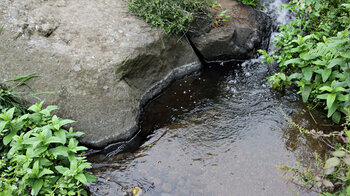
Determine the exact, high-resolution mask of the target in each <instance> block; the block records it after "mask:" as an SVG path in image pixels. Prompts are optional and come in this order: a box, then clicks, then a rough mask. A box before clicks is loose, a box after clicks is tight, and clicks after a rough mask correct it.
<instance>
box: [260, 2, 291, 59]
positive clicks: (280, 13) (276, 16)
mask: <svg viewBox="0 0 350 196" xmlns="http://www.w3.org/2000/svg"><path fill="white" fill-rule="evenodd" d="M286 3H288V0H262V2H261V5H262V6H263V7H264V10H263V12H265V13H266V14H267V15H269V16H270V17H271V19H272V22H273V26H274V28H273V32H272V33H271V37H270V46H269V49H268V51H269V52H270V51H273V50H274V49H275V48H274V46H273V43H274V41H275V40H276V38H275V36H276V35H278V34H279V33H278V32H277V29H278V25H280V24H288V23H289V22H290V21H291V20H292V19H293V15H292V13H291V12H289V11H288V10H287V9H282V8H281V6H282V5H283V4H286Z"/></svg>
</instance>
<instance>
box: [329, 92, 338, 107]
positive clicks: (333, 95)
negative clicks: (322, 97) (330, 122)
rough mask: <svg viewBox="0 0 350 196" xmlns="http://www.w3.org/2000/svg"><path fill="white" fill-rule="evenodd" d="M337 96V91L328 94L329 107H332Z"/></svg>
mask: <svg viewBox="0 0 350 196" xmlns="http://www.w3.org/2000/svg"><path fill="white" fill-rule="evenodd" d="M336 97H337V95H336V94H335V93H332V94H328V96H327V107H328V108H331V107H332V105H333V103H334V101H335V99H336Z"/></svg>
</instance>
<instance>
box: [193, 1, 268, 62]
mask: <svg viewBox="0 0 350 196" xmlns="http://www.w3.org/2000/svg"><path fill="white" fill-rule="evenodd" d="M220 4H221V6H222V7H221V8H211V9H210V10H209V11H210V12H211V15H212V16H213V18H209V17H206V16H202V17H199V18H198V19H197V20H196V21H195V22H194V25H193V29H192V30H191V32H190V36H191V40H192V42H193V43H194V45H195V46H196V48H197V49H198V50H199V51H200V53H201V54H202V55H203V56H204V58H205V59H206V60H209V61H210V60H219V59H221V60H230V59H240V60H243V59H249V58H252V57H253V56H254V55H255V54H256V51H257V49H266V48H267V46H268V42H269V37H270V34H271V25H272V23H271V19H270V18H269V17H268V16H267V15H266V14H264V13H263V12H260V11H257V10H255V9H253V8H252V7H250V6H246V5H243V4H241V3H238V2H236V1H232V0H222V1H220ZM224 10H227V12H226V13H225V16H230V17H229V18H225V19H227V20H228V21H227V22H222V23H221V24H222V26H219V27H215V25H214V21H215V19H214V18H215V16H218V15H219V14H220V12H222V11H224ZM224 25H225V26H224ZM210 26H211V28H208V27H210Z"/></svg>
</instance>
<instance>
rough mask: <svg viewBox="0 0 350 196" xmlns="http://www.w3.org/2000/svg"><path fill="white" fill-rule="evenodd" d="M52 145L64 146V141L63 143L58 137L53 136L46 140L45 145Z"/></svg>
mask: <svg viewBox="0 0 350 196" xmlns="http://www.w3.org/2000/svg"><path fill="white" fill-rule="evenodd" d="M52 143H56V144H64V143H65V141H63V140H62V139H61V138H59V137H55V136H53V137H50V138H49V139H47V140H46V142H45V145H47V144H52Z"/></svg>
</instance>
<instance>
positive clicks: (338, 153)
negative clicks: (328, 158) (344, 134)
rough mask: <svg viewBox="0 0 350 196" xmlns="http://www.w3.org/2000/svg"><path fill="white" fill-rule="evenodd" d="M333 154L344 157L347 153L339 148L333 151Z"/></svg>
mask: <svg viewBox="0 0 350 196" xmlns="http://www.w3.org/2000/svg"><path fill="white" fill-rule="evenodd" d="M332 155H333V156H335V157H344V156H345V155H346V153H345V152H344V151H342V150H337V151H334V152H332Z"/></svg>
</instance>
